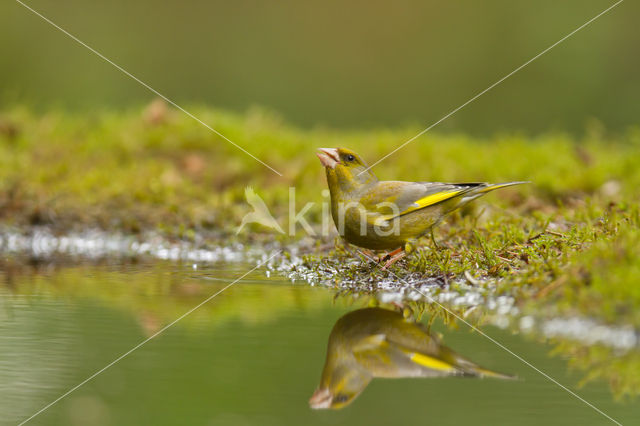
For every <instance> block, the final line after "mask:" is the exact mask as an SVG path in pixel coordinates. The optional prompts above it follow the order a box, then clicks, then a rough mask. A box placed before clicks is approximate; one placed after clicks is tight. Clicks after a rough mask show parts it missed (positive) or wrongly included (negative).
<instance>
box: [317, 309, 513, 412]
mask: <svg viewBox="0 0 640 426" xmlns="http://www.w3.org/2000/svg"><path fill="white" fill-rule="evenodd" d="M442 376H477V377H495V378H502V379H507V378H512V376H508V375H504V374H501V373H496V372H494V371H491V370H487V369H485V368H482V367H480V366H478V365H476V364H475V363H473V362H471V361H469V360H468V359H466V358H464V357H462V356H461V355H458V354H457V353H455V352H454V351H452V350H451V349H449V348H448V347H446V346H444V345H442V344H441V343H440V341H439V340H438V339H437V338H436V337H434V336H432V335H431V334H430V333H429V330H428V329H427V327H425V326H424V325H422V324H420V323H416V322H414V321H411V320H408V319H405V318H404V317H403V316H402V314H400V313H399V312H396V311H390V310H387V309H381V308H366V309H359V310H356V311H353V312H350V313H348V314H346V315H344V316H343V317H342V318H340V319H339V320H338V321H337V322H336V324H335V325H334V327H333V330H332V331H331V335H330V336H329V344H328V347H327V357H326V361H325V365H324V368H323V370H322V377H321V379H320V385H319V386H318V388H317V390H316V391H315V393H314V394H313V396H312V397H311V399H310V400H309V404H310V405H311V407H312V408H332V409H337V408H342V407H344V406H346V405H348V404H350V403H351V402H352V401H353V400H354V399H355V398H356V397H357V396H358V395H359V394H360V393H361V392H362V391H363V390H364V389H365V388H366V387H367V385H368V384H369V382H370V381H371V380H372V379H373V378H375V377H383V378H400V377H416V378H417V377H425V378H428V377H442Z"/></svg>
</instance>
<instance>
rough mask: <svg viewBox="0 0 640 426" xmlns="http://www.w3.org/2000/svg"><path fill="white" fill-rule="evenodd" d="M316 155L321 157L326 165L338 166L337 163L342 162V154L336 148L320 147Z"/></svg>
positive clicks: (321, 160)
mask: <svg viewBox="0 0 640 426" xmlns="http://www.w3.org/2000/svg"><path fill="white" fill-rule="evenodd" d="M316 155H317V156H318V158H319V159H320V162H321V163H322V165H323V166H324V167H331V168H332V169H333V168H335V167H336V164H340V155H338V150H337V149H336V148H320V149H319V151H318V152H316Z"/></svg>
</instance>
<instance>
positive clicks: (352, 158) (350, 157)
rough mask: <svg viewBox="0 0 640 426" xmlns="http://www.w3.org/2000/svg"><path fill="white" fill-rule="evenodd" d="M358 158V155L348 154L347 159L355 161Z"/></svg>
mask: <svg viewBox="0 0 640 426" xmlns="http://www.w3.org/2000/svg"><path fill="white" fill-rule="evenodd" d="M355 159H356V157H354V156H353V155H351V154H347V161H354V160H355Z"/></svg>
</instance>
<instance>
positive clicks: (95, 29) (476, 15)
mask: <svg viewBox="0 0 640 426" xmlns="http://www.w3.org/2000/svg"><path fill="white" fill-rule="evenodd" d="M25 3H26V4H28V5H29V6H31V7H33V8H34V9H36V10H38V11H39V12H41V13H42V14H43V15H44V16H46V17H48V18H50V19H51V20H53V21H54V22H56V23H57V24H59V25H60V26H62V27H63V28H65V29H67V30H68V31H69V32H71V33H72V34H74V35H76V36H77V37H78V38H79V39H81V40H83V41H85V42H86V43H88V44H89V45H90V46H92V47H94V48H95V49H97V50H98V51H100V52H102V53H103V54H104V55H106V56H107V57H109V58H110V59H112V60H113V61H115V62H116V63H118V64H119V65H121V66H122V67H123V68H125V69H126V70H128V71H130V72H131V73H133V74H134V75H136V76H137V77H139V78H140V79H141V80H143V81H145V82H147V83H148V84H149V85H151V86H152V87H154V88H156V89H157V90H158V91H160V92H161V93H163V94H165V95H166V96H168V97H169V98H171V99H174V100H175V101H177V102H178V103H180V104H185V105H194V104H206V105H210V106H216V107H221V108H226V109H230V110H236V111H240V112H242V111H245V110H247V109H249V108H251V107H253V106H255V105H260V106H262V107H266V108H268V109H272V110H274V111H277V112H279V113H280V114H282V115H283V117H284V118H286V119H287V120H288V121H290V122H292V123H294V124H297V125H301V126H316V125H327V126H332V127H347V128H353V127H378V126H380V127H382V126H400V125H405V124H419V125H421V126H422V127H426V126H427V125H430V124H431V123H433V122H435V121H436V120H438V119H439V118H440V117H442V116H443V115H445V114H446V113H448V112H449V111H451V110H452V109H454V108H456V107H457V106H459V105H460V104H462V103H463V102H465V101H467V100H468V99H469V98H471V97H472V96H473V95H475V94H476V93H478V92H480V91H481V90H483V89H485V88H486V87H488V86H489V85H491V84H492V83H494V82H495V81H497V80H498V79H499V78H501V77H503V76H504V75H506V74H507V73H509V72H511V71H512V70H514V69H515V68H516V67H518V66H519V65H521V64H522V63H524V62H525V61H527V60H529V59H530V58H532V57H533V56H534V55H536V54H538V53H539V52H541V51H542V50H543V49H545V48H546V47H548V46H550V45H551V44H552V43H554V42H556V41H558V40H559V39H560V38H562V37H564V36H565V35H566V34H568V33H569V32H570V31H572V30H574V29H575V28H577V27H579V26H580V25H582V24H583V23H585V22H586V21H587V20H589V19H591V18H592V17H594V16H595V15H597V14H598V13H599V12H601V11H602V10H604V9H605V8H607V7H608V6H610V5H612V4H613V3H614V2H613V1H605V0H564V1H562V2H558V1H551V0H539V1H535V2H534V1H529V2H513V1H508V0H489V1H483V2H478V1H472V0H460V1H450V2H442V1H438V2H437V1H433V0H428V1H419V0H406V1H399V2H387V1H379V0H374V1H352V2H341V1H335V0H329V1H304V2H300V1H293V0H287V1H270V2H266V1H256V0H239V1H233V2H232V1H204V0H187V1H182V2H176V1H173V2H162V1H160V2H159V1H151V0H138V1H125V0H113V1H108V2H107V1H92V2H87V1H80V0H60V1H55V2H54V1H46V0H28V1H26V2H25ZM639 9H640V7H639V6H638V4H637V2H632V1H626V2H623V3H622V4H620V5H619V6H618V7H617V8H615V9H613V10H612V11H611V12H610V13H608V14H606V15H605V16H603V17H602V18H600V19H598V20H597V21H595V22H594V23H593V24H592V25H590V26H588V27H587V28H585V29H584V30H582V31H580V32H579V33H577V34H576V35H575V36H574V37H572V38H570V39H569V40H567V41H566V42H565V43H563V44H561V45H560V46H558V47H557V48H555V49H554V50H552V51H551V52H549V53H548V54H546V55H544V56H543V57H541V58H540V59H539V60H537V61H536V62H534V63H532V64H531V65H529V66H528V67H526V68H525V69H523V70H522V71H520V72H519V73H517V74H516V75H514V76H513V77H512V78H510V79H509V80H507V81H505V82H504V83H503V84H501V85H500V86H498V87H496V88H495V89H494V90H492V91H491V92H489V93H487V94H485V95H483V96H482V97H481V98H480V99H478V100H477V101H476V102H474V103H473V104H471V105H470V106H469V107H467V108H465V109H464V110H462V111H460V112H458V113H457V114H455V115H454V116H453V117H451V118H449V119H448V120H446V121H445V122H443V123H442V124H441V125H439V127H438V130H439V131H456V132H458V131H461V132H467V133H472V134H494V133H498V132H502V131H512V130H518V131H522V132H524V133H525V134H535V133H539V132H546V131H554V130H562V131H569V132H573V133H575V134H581V133H582V132H584V130H585V129H586V128H588V127H589V126H590V125H591V123H602V124H603V125H604V127H605V128H606V129H608V130H610V131H614V132H616V131H623V130H625V129H626V128H627V127H628V126H631V125H634V124H637V123H638V117H639V114H638V113H639V111H640V107H639V105H638V101H637V100H638V99H640V79H638V78H637V76H638V68H639V65H640V56H639V55H638V46H640V33H639V32H638V26H637V22H636V21H637V17H638V16H640V15H639V13H638V12H639ZM0 49H1V50H0V53H1V54H0V102H2V106H3V107H7V106H8V105H15V104H26V105H29V106H32V107H34V108H37V109H41V110H45V109H48V108H52V107H56V108H65V109H71V110H96V109H98V110H102V109H109V108H125V107H126V108H129V107H138V106H140V105H141V104H144V103H147V102H149V100H150V99H152V98H153V95H152V94H151V93H150V92H149V91H147V90H146V89H145V88H143V87H142V86H141V85H140V84H138V83H136V82H135V81H133V80H131V79H130V78H128V77H126V76H125V75H123V74H122V73H121V72H120V71H118V70H116V69H115V68H114V67H112V66H111V65H109V64H107V63H105V62H104V61H103V60H101V59H100V58H98V57H97V56H95V55H94V54H92V53H90V52H89V51H88V50H86V49H85V48H83V47H81V46H80V45H78V44H77V43H76V42H74V41H73V40H71V39H70V38H69V37H67V36H66V35H64V34H62V33H61V32H59V31H57V30H56V29H54V28H53V27H52V26H50V25H49V24H47V23H46V22H44V21H43V20H42V19H41V18H39V17H37V16H36V15H34V14H33V13H31V12H30V11H28V10H27V9H25V8H24V7H23V6H21V5H20V4H19V3H17V2H15V1H4V2H1V3H0Z"/></svg>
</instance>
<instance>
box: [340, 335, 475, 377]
mask: <svg viewBox="0 0 640 426" xmlns="http://www.w3.org/2000/svg"><path fill="white" fill-rule="evenodd" d="M352 350H353V355H354V357H355V358H356V360H357V361H358V363H360V364H361V365H362V366H363V367H364V368H365V369H367V370H368V371H370V372H371V373H372V374H373V375H374V376H375V377H432V376H447V375H462V374H464V373H465V372H464V371H463V370H462V369H459V368H458V367H457V366H456V365H455V364H454V363H452V362H450V361H449V360H448V359H447V357H444V358H443V357H440V354H429V353H426V352H419V351H417V350H415V349H413V348H409V347H406V346H403V345H401V344H399V343H397V342H394V341H392V340H389V339H388V338H387V336H386V335H385V334H375V335H371V336H367V337H366V338H363V339H361V340H360V341H359V342H357V343H356V344H354V345H353V347H352ZM451 361H453V359H451Z"/></svg>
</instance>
